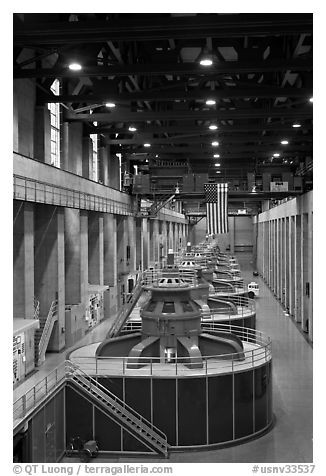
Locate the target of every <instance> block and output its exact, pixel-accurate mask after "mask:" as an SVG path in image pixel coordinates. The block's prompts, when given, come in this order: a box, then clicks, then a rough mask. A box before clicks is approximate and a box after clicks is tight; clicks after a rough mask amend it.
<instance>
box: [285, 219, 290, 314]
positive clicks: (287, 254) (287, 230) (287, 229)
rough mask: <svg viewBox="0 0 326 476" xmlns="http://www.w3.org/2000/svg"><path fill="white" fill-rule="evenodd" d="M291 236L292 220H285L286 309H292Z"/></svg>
mask: <svg viewBox="0 0 326 476" xmlns="http://www.w3.org/2000/svg"><path fill="white" fill-rule="evenodd" d="M289 236H290V218H289V217H286V218H285V237H284V241H285V243H284V249H285V307H286V309H289V308H290V265H291V257H290V247H289Z"/></svg>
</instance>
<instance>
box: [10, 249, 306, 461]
mask: <svg viewBox="0 0 326 476" xmlns="http://www.w3.org/2000/svg"><path fill="white" fill-rule="evenodd" d="M237 257H238V260H239V263H240V266H241V271H242V274H243V277H244V280H245V282H246V283H248V282H250V281H253V280H255V281H256V282H258V283H259V285H260V297H259V298H257V299H256V303H257V329H259V330H261V331H263V332H265V333H266V334H267V335H269V336H270V337H271V338H272V342H273V346H272V349H273V401H274V414H275V426H274V428H273V429H272V430H271V431H270V432H269V433H267V434H265V435H264V436H262V437H261V438H257V439H256V440H253V441H250V442H247V443H244V444H242V445H237V446H233V447H229V448H223V449H218V450H209V451H196V452H182V453H171V454H170V458H169V461H170V462H172V463H178V462H185V463H190V462H196V463H205V462H206V463H255V462H257V463H260V462H265V463H308V462H312V461H313V450H312V446H313V444H312V421H313V392H312V386H313V358H312V354H313V351H312V347H311V346H310V345H309V343H308V342H307V341H306V339H305V338H304V336H303V335H302V334H301V333H300V331H299V330H298V329H297V327H296V325H295V324H294V323H293V321H292V320H291V318H290V317H288V316H286V315H285V313H284V312H283V308H282V307H281V305H280V304H279V302H278V301H277V300H276V299H275V297H274V296H273V294H272V292H271V291H270V290H269V289H268V287H267V286H266V284H265V283H264V282H263V280H262V279H260V278H259V277H257V278H256V277H255V278H253V275H252V264H251V262H250V255H249V254H245V253H239V254H238V256H237ZM112 319H113V318H110V320H109V321H108V320H106V321H105V322H103V323H101V324H100V325H99V326H97V327H96V328H95V329H94V330H93V331H92V332H90V333H89V334H88V335H87V336H85V338H84V339H83V340H82V341H80V342H79V345H82V344H89V343H93V342H98V341H99V340H101V339H102V338H103V337H104V336H105V334H106V333H107V330H108V328H109V327H110V323H111V322H112ZM65 355H66V351H65V352H63V353H62V354H53V355H50V356H49V357H47V360H46V362H45V364H44V365H43V366H42V367H41V369H40V370H39V371H38V372H36V373H35V374H34V375H33V376H32V377H31V378H30V379H28V380H27V381H26V382H24V383H22V384H21V385H19V386H18V387H17V389H16V390H15V398H18V397H19V396H20V395H22V394H23V393H25V391H26V390H27V389H28V388H30V387H31V386H33V385H35V383H36V382H37V381H39V380H40V379H41V378H43V377H44V376H45V375H46V373H48V372H49V371H50V370H51V369H53V368H55V367H56V366H58V365H59V364H60V362H62V361H63V360H64V358H65ZM77 461H78V460H77V459H76V462H77ZM95 461H96V462H98V463H102V462H103V463H104V462H110V463H114V462H118V463H122V462H140V461H144V462H148V463H151V462H158V461H160V462H162V459H161V458H156V457H137V458H135V457H122V456H121V457H120V456H108V457H107V458H103V457H101V458H98V459H97V460H95ZM95 461H94V462H95ZM63 462H74V460H73V459H68V458H66V459H65V460H64V461H63Z"/></svg>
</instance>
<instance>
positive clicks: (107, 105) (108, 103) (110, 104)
mask: <svg viewBox="0 0 326 476" xmlns="http://www.w3.org/2000/svg"><path fill="white" fill-rule="evenodd" d="M105 106H106V107H115V104H114V102H107V103H105Z"/></svg>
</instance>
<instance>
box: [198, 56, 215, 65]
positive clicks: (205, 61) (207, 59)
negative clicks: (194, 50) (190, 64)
mask: <svg viewBox="0 0 326 476" xmlns="http://www.w3.org/2000/svg"><path fill="white" fill-rule="evenodd" d="M199 64H201V65H202V66H212V64H213V60H212V59H211V58H210V57H209V56H204V57H203V58H202V59H201V60H200V61H199Z"/></svg>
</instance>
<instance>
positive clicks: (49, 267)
mask: <svg viewBox="0 0 326 476" xmlns="http://www.w3.org/2000/svg"><path fill="white" fill-rule="evenodd" d="M34 236H35V256H34V262H35V267H34V286H35V295H36V296H37V298H38V299H39V301H40V316H41V317H46V316H47V315H48V311H49V309H50V306H51V303H52V301H54V300H57V301H58V322H57V323H56V324H55V326H54V329H53V332H52V337H51V339H50V342H49V345H48V350H51V351H55V352H58V351H60V350H61V349H63V348H64V346H65V336H64V327H65V277H64V272H65V264H64V210H63V208H60V207H53V206H49V205H36V207H35V235H34Z"/></svg>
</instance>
